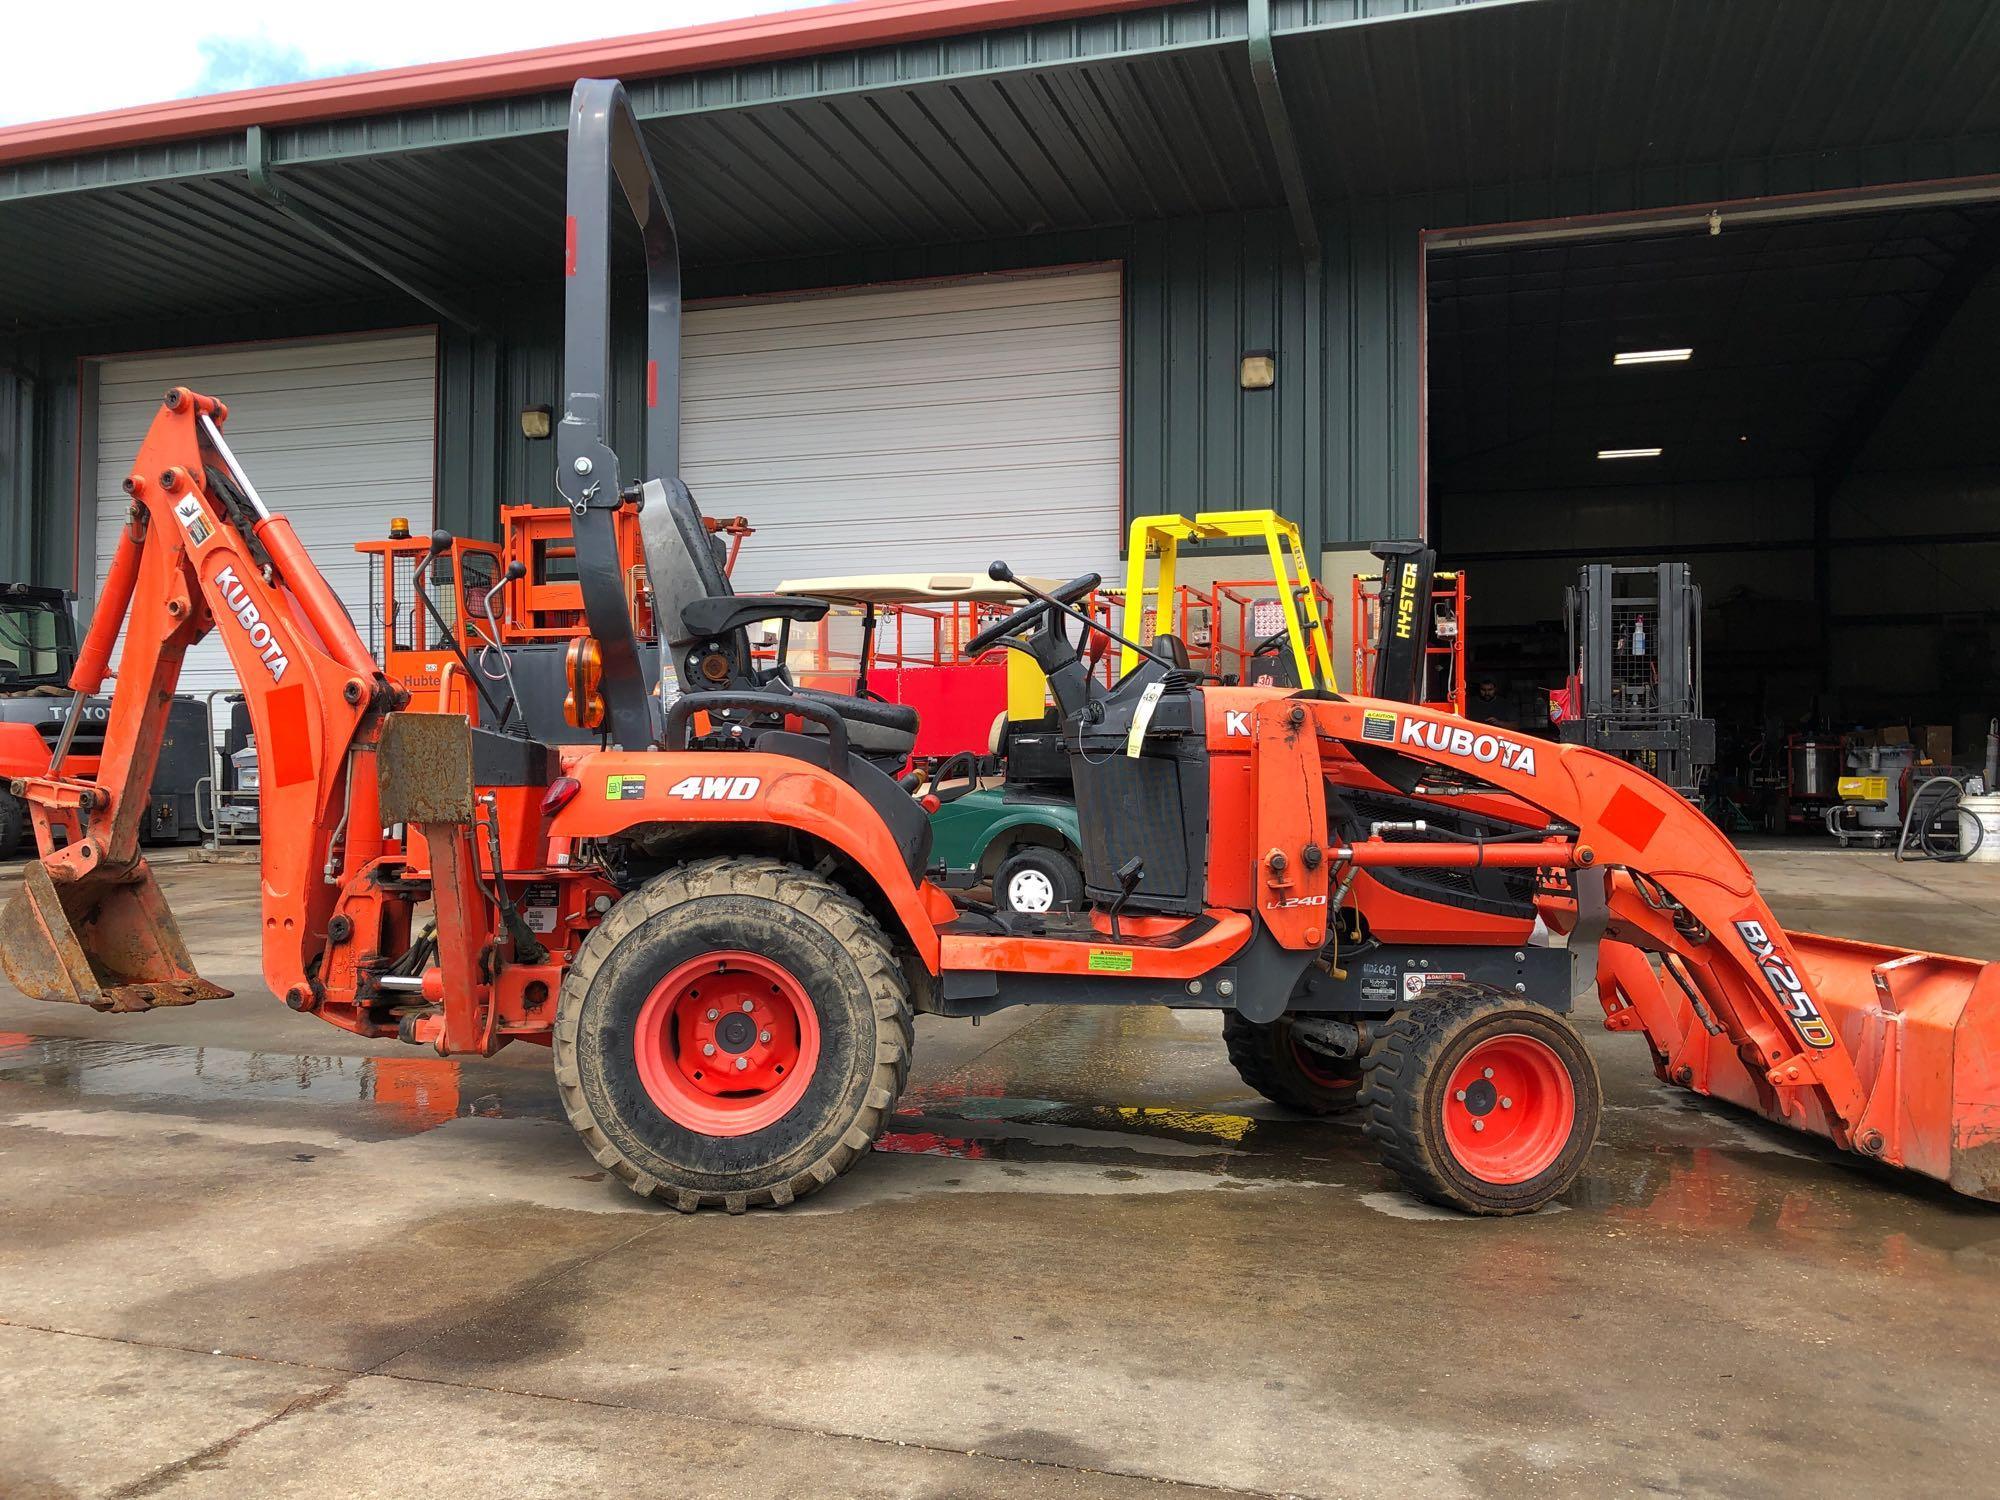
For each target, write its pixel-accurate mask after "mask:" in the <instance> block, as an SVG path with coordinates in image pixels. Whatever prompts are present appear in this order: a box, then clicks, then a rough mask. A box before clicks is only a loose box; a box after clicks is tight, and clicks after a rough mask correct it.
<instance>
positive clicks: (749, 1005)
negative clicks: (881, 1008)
mask: <svg viewBox="0 0 2000 1500" xmlns="http://www.w3.org/2000/svg"><path fill="white" fill-rule="evenodd" d="M756 1008H757V1002H756V1001H754V1000H745V1001H744V1002H743V1009H744V1011H745V1012H746V1013H747V1012H749V1011H753V1010H755V1009H756ZM1486 1076H1487V1077H1488V1078H1491V1077H1492V1076H1493V1075H1492V1074H1491V1073H1488V1074H1487V1075H1486Z"/></svg>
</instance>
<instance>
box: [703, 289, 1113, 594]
mask: <svg viewBox="0 0 2000 1500" xmlns="http://www.w3.org/2000/svg"><path fill="white" fill-rule="evenodd" d="M1122 328H1123V316H1122V308H1121V296H1120V286H1119V271H1118V268H1116V267H1093V268H1090V269H1087V270H1078V271H1061V272H1050V273H1042V274H1018V275H1004V276H1003V275H996V276H981V277H976V278H971V279H966V280H955V281H939V282H923V283H912V284H908V285H902V286H893V287H879V288H873V289H859V290H853V291H837V292H824V293H818V294H815V295H812V296H808V297H786V298H768V299H765V298H759V299H752V300H746V301H740V302H725V303H711V304H708V305H705V306H698V307H694V308H691V309H689V312H688V315H687V323H686V344H685V347H684V350H683V354H682V361H683V367H684V382H685V383H684V392H683V406H682V411H681V449H682V451H681V472H682V475H683V477H684V478H685V479H686V480H687V482H688V484H689V485H690V487H692V489H693V490H694V493H695V498H696V500H697V501H698V502H699V503H700V505H701V507H702V509H703V510H704V511H706V512H707V513H708V514H710V515H720V516H728V515H745V516H748V517H749V519H750V522H751V524H752V525H753V526H755V527H756V528H757V534H756V535H755V536H754V537H752V538H750V540H749V541H748V542H747V543H745V544H744V548H743V554H742V557H741V559H740V560H739V561H738V563H737V567H736V573H735V579H734V581H735V584H736V587H737V589H738V590H739V591H742V592H750V591H754V590H757V589H763V588H769V587H770V586H771V585H773V584H775V583H777V582H779V581H780V580H781V579H785V578H798V577H813V576H820V577H824V576H826V575H828V574H838V573H895V572H915V571H919V570H925V569H940V570H943V569H949V570H962V571H968V572H969V571H978V570H984V568H985V567H986V565H987V564H988V563H989V562H991V561H993V559H995V558H996V557H1004V558H1005V559H1006V560H1007V561H1008V562H1010V563H1012V564H1013V565H1014V566H1015V567H1016V568H1018V569H1020V570H1021V571H1022V572H1024V573H1031V574H1040V575H1043V576H1046V577H1055V578H1068V577H1073V576H1074V575H1076V574H1078V573H1082V572H1085V571H1087V570H1089V569H1097V570H1099V571H1102V572H1103V573H1104V574H1105V576H1106V577H1107V578H1110V577H1112V576H1113V575H1114V574H1115V572H1116V570H1117V566H1118V544H1119V529H1120V527H1119V470H1120V462H1119V457H1120V454H1119V433H1120V421H1121V413H1120V406H1121V401H1120V390H1121V381H1120V376H1121V365H1122V350H1123V337H1122Z"/></svg>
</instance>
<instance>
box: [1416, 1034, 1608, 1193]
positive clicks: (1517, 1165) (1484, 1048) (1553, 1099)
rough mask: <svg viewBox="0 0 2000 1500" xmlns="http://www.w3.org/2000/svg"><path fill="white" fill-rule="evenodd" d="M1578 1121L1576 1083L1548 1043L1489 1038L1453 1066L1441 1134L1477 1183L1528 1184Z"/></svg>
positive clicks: (1560, 1148) (1526, 1038)
mask: <svg viewBox="0 0 2000 1500" xmlns="http://www.w3.org/2000/svg"><path fill="white" fill-rule="evenodd" d="M1575 1125H1576V1086H1575V1085H1574V1084H1572V1083H1571V1082H1570V1076H1569V1069H1568V1068H1567V1067H1565V1066H1564V1065H1563V1060H1562V1059H1561V1058H1560V1057H1558V1056H1557V1055H1556V1051H1555V1049H1554V1048H1553V1047H1551V1046H1549V1044H1548V1043H1547V1042H1543V1041H1538V1040H1536V1039H1535V1038H1534V1037H1531V1036H1524V1035H1521V1034H1520V1033H1518V1032H1516V1033H1510V1034H1508V1035H1506V1036H1496V1037H1490V1038H1488V1039H1487V1040H1486V1041H1483V1042H1481V1043H1479V1044H1478V1045H1477V1046H1476V1047H1474V1048H1473V1049H1472V1050H1471V1051H1470V1052H1468V1053H1466V1054H1465V1056H1464V1057H1463V1058H1461V1059H1460V1060H1459V1062H1458V1065H1457V1066H1456V1067H1454V1068H1453V1069H1452V1070H1451V1079H1450V1083H1449V1086H1448V1087H1447V1088H1446V1090H1445V1096H1444V1139H1445V1144H1446V1145H1447V1146H1449V1147H1450V1148H1451V1154H1452V1156H1453V1157H1455V1158H1456V1159H1457V1161H1458V1164H1459V1165H1460V1166H1461V1167H1463V1168H1465V1170H1466V1171H1468V1172H1470V1173H1471V1174H1472V1175H1473V1176H1474V1177H1477V1178H1479V1179H1480V1180H1481V1181H1482V1182H1492V1183H1499V1184H1507V1183H1515V1182H1526V1181H1527V1180H1528V1179H1529V1178H1531V1177H1536V1176H1539V1175H1540V1174H1541V1173H1543V1172H1546V1171H1547V1170H1548V1169H1549V1168H1550V1167H1551V1166H1552V1165H1554V1163H1555V1160H1556V1158H1557V1157H1559V1156H1561V1155H1562V1153H1563V1147H1564V1146H1566V1145H1568V1144H1569V1137H1570V1132H1571V1130H1573V1129H1574V1128H1575Z"/></svg>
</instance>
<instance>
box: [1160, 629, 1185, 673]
mask: <svg viewBox="0 0 2000 1500" xmlns="http://www.w3.org/2000/svg"><path fill="white" fill-rule="evenodd" d="M1153 649H1154V650H1155V651H1157V652H1159V653H1160V655H1162V656H1164V657H1165V658H1166V659H1167V660H1168V661H1170V662H1172V663H1173V664H1174V665H1175V666H1176V667H1179V668H1180V669H1181V670H1182V671H1183V672H1185V671H1187V670H1188V669H1189V668H1191V667H1192V666H1193V665H1194V659H1193V658H1192V657H1190V656H1189V655H1188V648H1187V642H1186V641H1184V640H1182V639H1181V638H1180V637H1179V636H1177V635H1174V634H1173V633H1172V632H1170V631H1162V632H1161V633H1160V634H1159V635H1156V636H1154V637H1153Z"/></svg>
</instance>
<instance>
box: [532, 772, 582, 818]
mask: <svg viewBox="0 0 2000 1500" xmlns="http://www.w3.org/2000/svg"><path fill="white" fill-rule="evenodd" d="M582 790H583V783H582V782H580V781H578V780H577V779H576V778H575V777H574V776H558V777H557V778H556V779H555V780H554V781H551V782H550V783H549V789H548V790H547V791H546V792H543V793H542V816H543V817H545V818H552V817H554V816H555V815H556V814H557V813H559V812H561V811H562V810H563V809H564V808H565V807H568V806H569V805H570V803H572V802H574V801H575V800H576V794H577V793H578V792H580V791H582Z"/></svg>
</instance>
